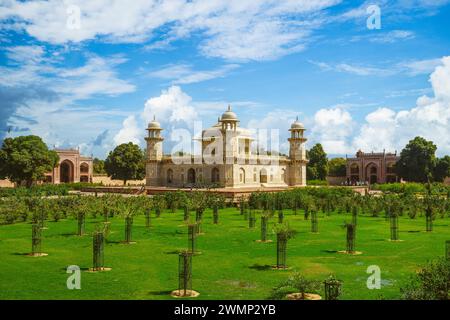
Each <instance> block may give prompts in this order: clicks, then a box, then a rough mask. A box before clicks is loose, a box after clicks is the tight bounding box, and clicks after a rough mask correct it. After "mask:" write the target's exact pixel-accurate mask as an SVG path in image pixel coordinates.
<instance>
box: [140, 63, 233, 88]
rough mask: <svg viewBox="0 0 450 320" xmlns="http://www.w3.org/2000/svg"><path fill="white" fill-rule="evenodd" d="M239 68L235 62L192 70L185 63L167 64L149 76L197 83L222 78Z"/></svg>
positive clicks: (178, 82)
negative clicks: (212, 67)
mask: <svg viewBox="0 0 450 320" xmlns="http://www.w3.org/2000/svg"><path fill="white" fill-rule="evenodd" d="M237 68H239V65H237V64H227V65H224V66H222V67H219V68H218V69H215V70H193V69H192V66H190V65H187V64H178V65H169V66H167V67H164V68H162V69H160V70H157V71H153V72H151V73H150V74H149V76H151V77H156V78H160V79H168V80H172V83H173V84H189V83H197V82H202V81H206V80H211V79H215V78H223V77H225V76H226V75H227V74H228V73H229V72H231V71H233V70H235V69H237Z"/></svg>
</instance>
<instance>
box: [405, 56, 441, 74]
mask: <svg viewBox="0 0 450 320" xmlns="http://www.w3.org/2000/svg"><path fill="white" fill-rule="evenodd" d="M441 64H442V59H425V60H415V61H408V62H403V63H400V64H398V67H399V68H401V69H405V70H406V72H407V73H408V74H410V75H412V76H415V75H419V74H430V73H431V72H433V71H434V69H435V68H436V67H437V66H439V65H441Z"/></svg>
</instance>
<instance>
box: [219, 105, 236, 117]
mask: <svg viewBox="0 0 450 320" xmlns="http://www.w3.org/2000/svg"><path fill="white" fill-rule="evenodd" d="M221 120H222V121H239V119H238V117H237V115H236V113H234V112H233V111H231V106H230V105H228V109H227V111H225V112H224V113H223V114H222V117H221Z"/></svg>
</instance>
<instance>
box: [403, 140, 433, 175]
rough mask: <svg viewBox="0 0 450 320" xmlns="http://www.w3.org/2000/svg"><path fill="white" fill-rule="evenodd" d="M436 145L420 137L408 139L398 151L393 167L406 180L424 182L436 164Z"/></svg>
mask: <svg viewBox="0 0 450 320" xmlns="http://www.w3.org/2000/svg"><path fill="white" fill-rule="evenodd" d="M435 154H436V145H435V144H434V143H433V142H432V141H427V140H425V139H424V138H422V137H415V138H414V139H413V140H411V141H409V142H408V144H407V145H406V146H405V148H404V149H403V150H402V151H401V153H400V160H399V161H398V162H397V164H396V166H395V168H396V171H397V174H398V176H399V177H400V178H402V179H404V180H406V181H415V182H426V181H428V178H430V177H431V176H432V174H433V171H434V168H435V166H436V155H435Z"/></svg>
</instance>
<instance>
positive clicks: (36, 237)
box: [31, 223, 42, 256]
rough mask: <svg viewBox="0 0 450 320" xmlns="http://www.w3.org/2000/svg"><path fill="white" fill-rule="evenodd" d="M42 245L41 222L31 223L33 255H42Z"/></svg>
mask: <svg viewBox="0 0 450 320" xmlns="http://www.w3.org/2000/svg"><path fill="white" fill-rule="evenodd" d="M41 245H42V228H41V226H40V225H39V224H37V223H33V224H32V225H31V255H32V256H39V255H41V253H42V251H41Z"/></svg>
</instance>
